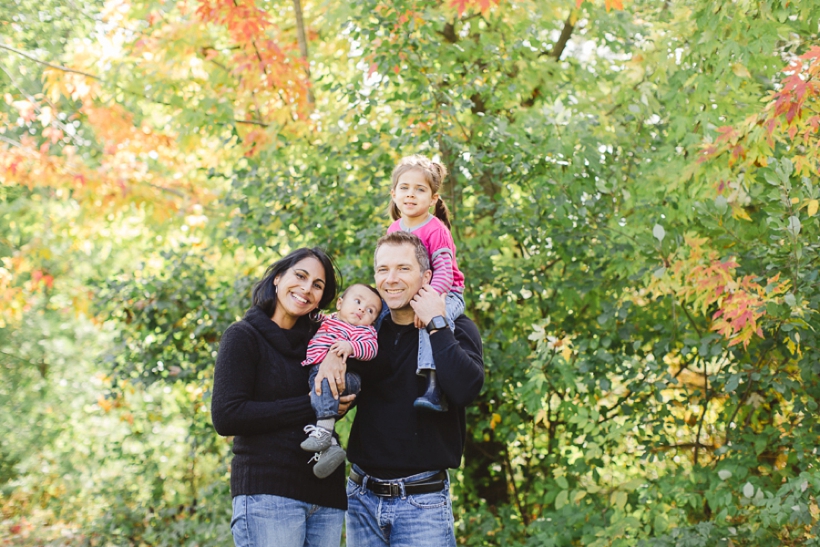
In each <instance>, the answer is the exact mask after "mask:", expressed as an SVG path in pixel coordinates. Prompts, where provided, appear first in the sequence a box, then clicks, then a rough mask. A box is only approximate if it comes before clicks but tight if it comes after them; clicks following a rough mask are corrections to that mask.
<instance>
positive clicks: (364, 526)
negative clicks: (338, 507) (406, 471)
mask: <svg viewBox="0 0 820 547" xmlns="http://www.w3.org/2000/svg"><path fill="white" fill-rule="evenodd" d="M357 472H360V471H359V470H358V468H357ZM362 474H363V473H362ZM435 474H436V472H435V471H431V472H428V473H420V474H418V475H413V476H412V477H405V478H404V479H403V480H405V481H411V482H412V481H419V480H423V479H425V478H428V477H432V476H433V475H435ZM398 480H399V479H397V481H398ZM347 503H348V508H347V520H346V523H347V546H348V547H384V546H388V545H389V546H392V547H455V545H456V537H455V533H454V531H453V506H452V505H451V503H450V481H445V483H444V489H443V490H441V491H440V492H431V493H428V494H413V495H410V496H406V495H403V496H396V497H392V498H387V497H379V496H377V495H375V494H374V493H373V492H371V491H370V490H368V489H367V488H366V487H365V485H364V484H362V485H359V484H356V483H355V482H353V481H352V480H350V479H348V480H347Z"/></svg>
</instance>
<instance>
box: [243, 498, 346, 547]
mask: <svg viewBox="0 0 820 547" xmlns="http://www.w3.org/2000/svg"><path fill="white" fill-rule="evenodd" d="M344 514H345V512H344V511H342V510H341V509H333V508H331V507H322V506H320V505H313V504H311V503H305V502H302V501H296V500H293V499H290V498H283V497H281V496H270V495H267V494H261V495H255V496H236V497H235V498H234V499H233V518H232V519H231V533H233V541H234V543H235V544H236V547H258V546H262V545H270V546H274V545H275V546H276V547H339V543H340V542H341V539H342V522H344Z"/></svg>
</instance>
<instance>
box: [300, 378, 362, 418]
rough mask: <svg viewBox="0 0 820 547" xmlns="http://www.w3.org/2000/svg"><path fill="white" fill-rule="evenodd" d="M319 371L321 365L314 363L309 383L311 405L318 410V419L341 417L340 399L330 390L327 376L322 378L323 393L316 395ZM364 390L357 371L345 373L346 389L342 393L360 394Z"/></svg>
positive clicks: (315, 410)
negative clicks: (315, 383)
mask: <svg viewBox="0 0 820 547" xmlns="http://www.w3.org/2000/svg"><path fill="white" fill-rule="evenodd" d="M318 373H319V365H312V366H311V367H310V378H309V379H308V385H309V386H310V406H312V407H313V411H314V412H316V419H317V420H324V419H326V418H334V419H335V418H338V417H339V400H338V399H334V398H333V393H331V391H330V384H329V383H328V381H327V378H325V379H323V380H322V394H321V395H316V386H315V385H314V384H313V381H314V380H315V379H316V374H318ZM361 390H362V381H361V378H359V375H358V374H356V373H355V372H346V373H345V390H344V392H343V393H340V396H341V395H358V394H359V391H361Z"/></svg>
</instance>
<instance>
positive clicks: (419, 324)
mask: <svg viewBox="0 0 820 547" xmlns="http://www.w3.org/2000/svg"><path fill="white" fill-rule="evenodd" d="M413 323H414V325H415V327H416V328H417V329H423V328H424V327H426V326H427V324H426V323H425V322H424V321H422V320H421V319H419V316H418V315H416V316H414V317H413Z"/></svg>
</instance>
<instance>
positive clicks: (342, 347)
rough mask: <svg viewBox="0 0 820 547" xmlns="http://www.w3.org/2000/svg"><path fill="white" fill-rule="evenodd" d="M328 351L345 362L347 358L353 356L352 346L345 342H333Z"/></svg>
mask: <svg viewBox="0 0 820 547" xmlns="http://www.w3.org/2000/svg"><path fill="white" fill-rule="evenodd" d="M328 351H330V352H333V353H335V354H336V355H338V356H339V357H341V358H342V359H344V360H345V361H347V358H348V357H350V356H351V355H353V344H351V343H350V342H348V341H346V340H345V341H341V342H335V343H334V344H333V345H332V346H330V349H329V350H328Z"/></svg>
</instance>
